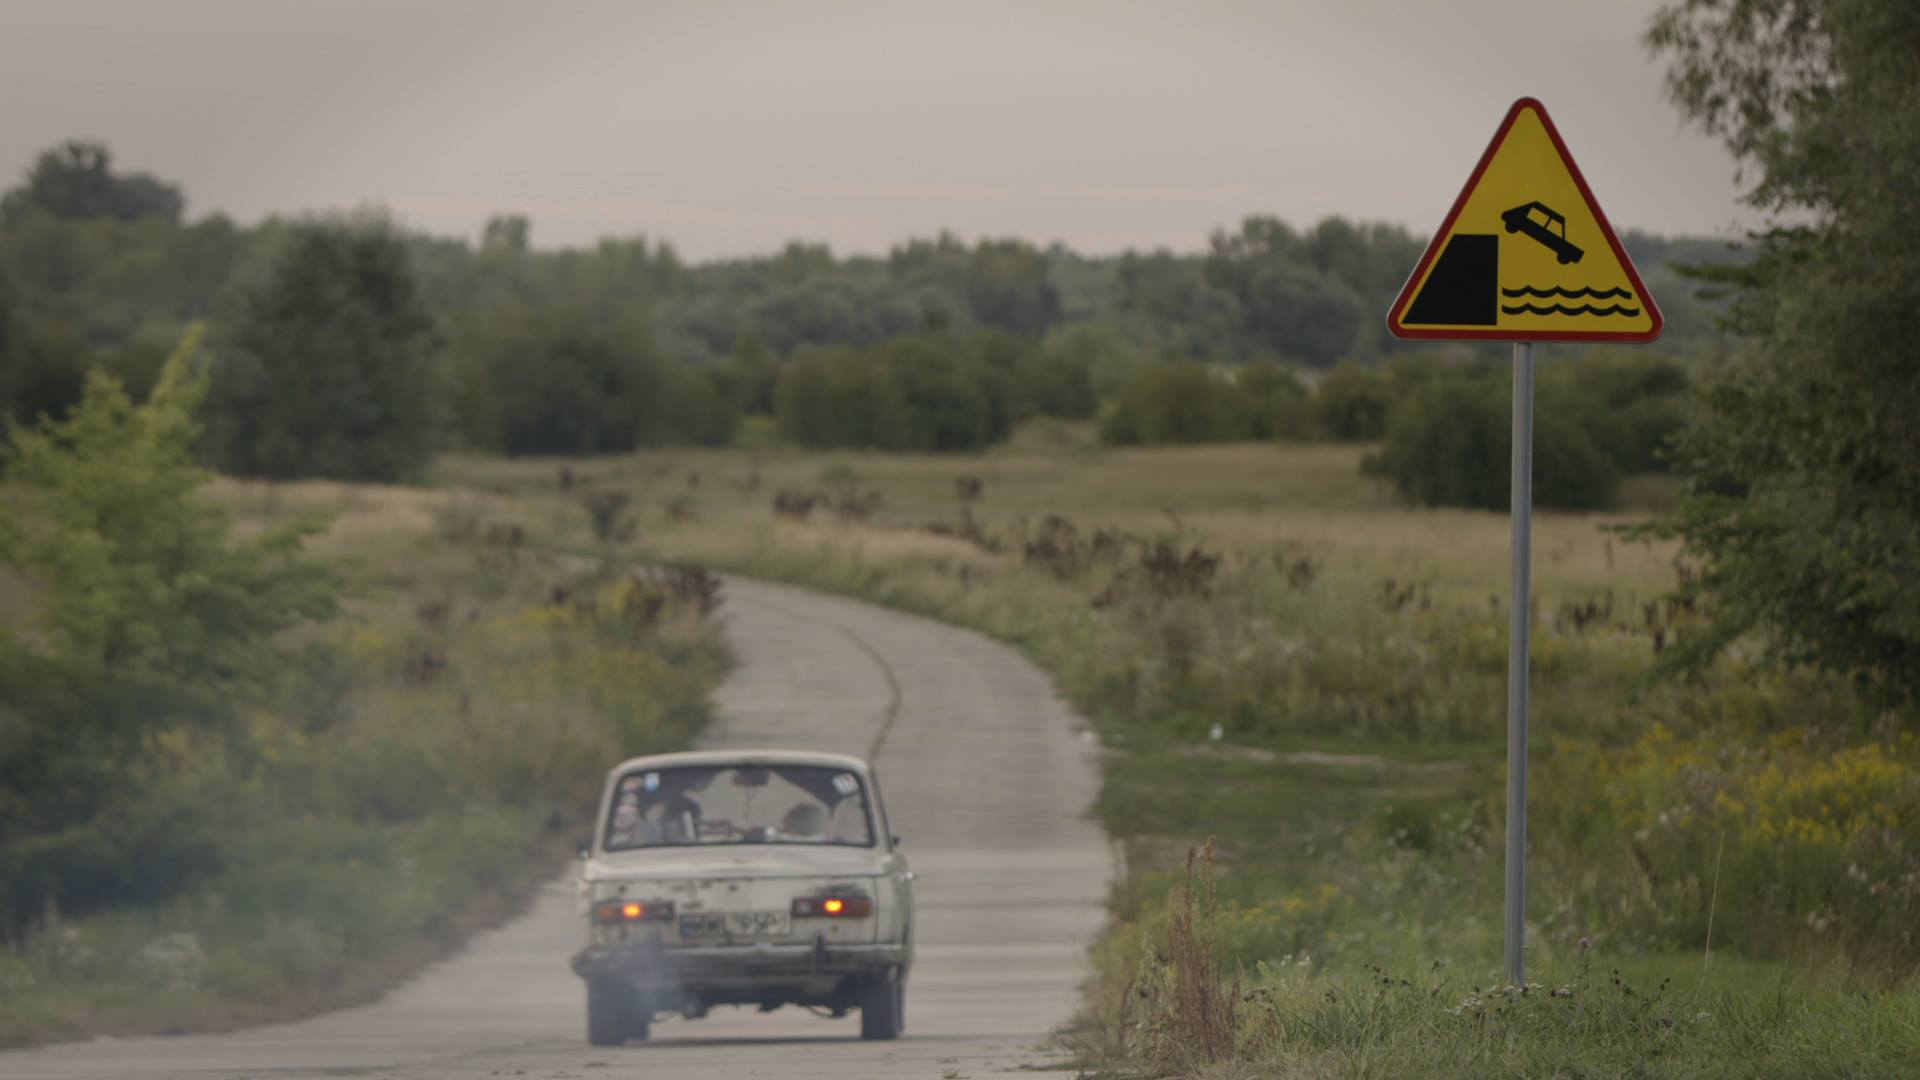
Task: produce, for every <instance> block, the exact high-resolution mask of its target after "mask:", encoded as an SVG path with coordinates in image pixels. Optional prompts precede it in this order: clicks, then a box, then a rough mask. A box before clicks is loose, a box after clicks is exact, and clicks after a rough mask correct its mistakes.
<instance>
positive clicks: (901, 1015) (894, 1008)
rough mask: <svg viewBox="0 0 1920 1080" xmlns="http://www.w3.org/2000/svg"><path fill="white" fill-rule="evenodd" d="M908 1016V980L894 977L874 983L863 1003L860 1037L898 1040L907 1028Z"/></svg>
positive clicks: (868, 984) (885, 976)
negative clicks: (902, 1031) (902, 1030)
mask: <svg viewBox="0 0 1920 1080" xmlns="http://www.w3.org/2000/svg"><path fill="white" fill-rule="evenodd" d="M906 1015H907V984H906V980H904V979H897V978H895V977H893V976H892V975H882V976H880V977H878V978H875V979H872V980H870V981H869V982H868V983H867V987H866V992H865V993H864V994H863V995H862V998H861V1002H860V1037H861V1038H863V1039H897V1038H899V1037H900V1030H901V1028H903V1027H905V1026H906Z"/></svg>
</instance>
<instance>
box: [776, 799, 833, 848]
mask: <svg viewBox="0 0 1920 1080" xmlns="http://www.w3.org/2000/svg"><path fill="white" fill-rule="evenodd" d="M780 831H781V832H783V833H785V834H787V835H788V836H800V837H805V838H807V839H809V840H811V839H814V838H816V837H819V836H821V835H822V834H824V833H825V832H826V831H827V815H826V813H825V812H824V811H822V810H821V809H820V807H819V805H818V804H816V803H797V804H795V805H794V807H793V809H791V810H788V811H787V815H786V816H785V817H783V818H781V819H780Z"/></svg>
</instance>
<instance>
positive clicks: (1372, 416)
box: [1313, 363, 1394, 442]
mask: <svg viewBox="0 0 1920 1080" xmlns="http://www.w3.org/2000/svg"><path fill="white" fill-rule="evenodd" d="M1393 398H1394V393H1393V386H1392V384H1391V383H1390V382H1389V381H1388V380H1387V377H1386V376H1385V375H1384V374H1382V373H1381V372H1380V371H1378V370H1375V369H1372V368H1364V367H1360V366H1359V365H1357V364H1350V363H1349V364H1341V365H1340V366H1339V367H1336V368H1334V369H1333V370H1332V371H1329V372H1327V373H1326V374H1325V375H1323V376H1321V378H1320V381H1319V383H1318V384H1316V385H1315V386H1314V388H1313V411H1314V418H1315V420H1316V421H1317V423H1318V425H1319V429H1320V431H1321V433H1323V434H1325V435H1327V436H1328V437H1330V438H1334V439H1340V440H1343V441H1355V442H1366V441H1371V440H1374V439H1378V438H1380V437H1381V436H1383V435H1385V434H1386V433H1387V418H1388V416H1389V415H1390V414H1391V413H1392V411H1393Z"/></svg>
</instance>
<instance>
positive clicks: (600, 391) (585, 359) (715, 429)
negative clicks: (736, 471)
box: [451, 307, 737, 456]
mask: <svg viewBox="0 0 1920 1080" xmlns="http://www.w3.org/2000/svg"><path fill="white" fill-rule="evenodd" d="M451 353H452V361H451V362H452V365H453V379H452V382H453V383H454V385H455V386H456V387H457V392H456V394H455V402H456V404H457V412H458V426H459V429H460V432H461V434H462V435H464V436H465V438H466V439H467V441H469V442H470V443H472V444H473V445H475V446H481V447H486V448H488V449H492V450H499V451H502V452H504V453H507V454H509V455H516V456H517V455H523V454H610V453H620V452H624V451H627V450H632V449H634V448H635V447H639V446H663V445H667V444H674V443H704V444H708V445H712V444H717V443H722V442H725V441H726V439H727V437H728V436H729V435H730V434H731V433H732V420H733V417H734V416H735V415H737V413H736V410H734V409H733V408H731V407H730V406H729V405H728V404H727V403H726V402H724V401H723V400H722V399H721V397H720V393H719V389H718V387H717V386H716V385H715V383H714V379H713V377H712V376H711V375H709V374H708V373H706V372H704V371H697V370H693V369H690V368H689V367H687V366H686V365H676V364H670V363H668V362H667V361H665V360H664V359H662V358H661V357H660V355H659V353H658V352H657V351H656V350H655V349H654V346H653V341H652V336H651V335H650V334H649V333H648V331H647V328H646V327H645V326H644V325H640V324H637V323H634V322H631V321H623V322H619V323H607V322H601V321H597V320H595V319H593V318H592V317H591V316H590V315H589V314H588V313H587V312H585V311H583V310H580V309H577V308H564V307H561V308H542V309H534V310H529V309H526V308H521V307H511V308H506V309H503V310H501V311H499V312H496V313H493V314H491V315H489V316H485V317H481V318H478V319H474V320H472V321H470V322H469V324H468V325H466V326H465V327H464V328H463V329H462V330H461V332H460V333H459V334H458V335H457V336H456V338H455V340H454V343H453V347H452V349H451Z"/></svg>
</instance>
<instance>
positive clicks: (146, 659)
mask: <svg viewBox="0 0 1920 1080" xmlns="http://www.w3.org/2000/svg"><path fill="white" fill-rule="evenodd" d="M195 348H196V342H195V341H194V340H193V339H192V338H190V339H189V340H188V341H187V342H185V343H183V344H182V346H181V347H180V349H179V350H177V351H176V352H175V354H174V355H173V357H172V358H171V359H169V360H168V361H167V365H166V367H165V368H164V369H163V371H162V374H161V377H160V380H159V382H158V384H157V385H156V386H155V388H154V391H153V393H152V395H151V397H150V398H149V400H148V402H147V403H146V404H144V405H138V406H136V405H134V404H133V403H132V402H131V401H130V400H129V399H128V397H127V395H126V393H125V392H124V391H123V390H122V389H121V388H120V386H119V384H118V383H116V382H115V381H114V380H113V379H111V378H110V377H108V376H105V375H102V374H98V373H96V374H94V375H93V376H91V377H90V378H89V381H88V383H87V388H86V392H85V396H84V397H83V398H82V399H81V401H80V403H79V405H78V406H77V407H76V408H75V410H74V412H73V415H72V416H71V417H70V418H68V419H65V420H45V421H42V422H41V423H40V424H39V425H37V426H36V427H34V428H32V429H21V430H19V431H16V432H15V433H14V446H13V447H12V449H11V451H10V453H9V454H8V463H9V466H10V468H9V473H10V477H11V480H12V481H13V483H14V485H15V486H16V492H17V494H16V498H15V499H13V500H10V501H9V502H7V503H0V566H4V567H5V568H7V569H8V570H11V571H13V572H15V573H17V574H19V575H20V576H21V577H22V578H24V579H25V580H26V581H27V582H28V583H30V585H31V586H32V587H33V590H34V593H35V605H34V610H33V613H32V622H31V623H30V625H29V626H28V627H27V628H26V632H25V633H23V634H22V635H21V636H19V637H18V638H15V637H13V636H11V635H8V634H6V633H4V632H0V691H4V692H3V693H0V701H3V702H4V703H5V704H4V705H0V930H5V931H17V930H18V929H19V928H20V927H21V925H22V924H23V922H24V921H25V920H26V919H28V918H29V917H30V916H32V915H33V914H35V913H37V912H38V911H39V910H41V909H42V907H43V906H44V905H57V906H58V907H59V908H61V909H65V910H69V911H71V910H77V909H78V910H84V909H86V908H90V907H94V906H98V905H101V904H104V903H108V902H112V901H114V900H117V899H120V898H122V897H124V896H128V895H133V896H139V897H141V898H142V899H144V900H148V901H153V900H158V899H161V898H163V897H165V896H166V895H168V894H170V893H172V892H174V891H176V890H178V889H180V888H183V887H184V886H185V885H186V884H187V883H188V882H190V881H191V880H192V879H193V878H194V877H195V875H196V874H198V873H200V872H203V871H204V870H206V869H208V868H210V867H211V865H212V863H213V862H214V856H213V854H212V849H211V846H210V843H211V842H210V841H209V840H208V839H207V837H208V836H210V835H211V834H212V828H211V827H208V816H209V814H210V812H211V808H212V807H215V806H217V805H220V804H221V802H222V801H223V800H222V799H220V798H217V797H207V798H188V797H185V796H182V795H181V793H180V791H179V789H178V788H176V787H172V786H169V783H168V782H167V781H168V774H169V770H170V767H172V766H173V764H174V758H175V757H176V756H179V757H183V758H185V757H192V756H195V755H192V754H189V753H188V752H187V751H186V749H185V743H184V742H183V741H182V740H184V739H187V738H189V737H190V736H191V735H192V734H193V733H195V732H200V733H204V734H207V735H210V736H214V735H217V736H228V735H233V734H234V733H235V730H236V728H237V726H238V724H239V716H240V713H241V710H243V709H244V708H245V707H246V706H248V705H250V704H255V703H258V702H260V701H261V700H263V699H264V698H265V697H267V696H268V695H269V694H270V693H271V692H272V691H273V689H274V688H275V687H277V686H284V685H286V684H287V680H288V679H289V678H290V677H292V676H294V675H296V674H297V673H298V671H299V670H300V668H301V667H302V665H303V662H304V661H305V660H306V658H307V655H308V653H309V651H310V650H307V649H303V648H301V647H298V646H295V645H291V644H289V643H288V642H286V641H284V640H283V638H282V632H283V631H286V630H290V629H292V628H295V627H298V626H302V625H304V624H309V623H312V622H315V621H318V620H323V619H326V618H329V617H331V616H332V615H333V614H334V613H335V612H336V611H337V610H338V594H339V584H338V582H337V580H336V578H335V576H334V574H333V572H332V571H330V570H327V569H325V568H323V567H321V566H319V565H318V564H314V563H310V562H308V561H306V560H305V559H303V558H301V556H300V546H301V542H302V540H303V538H304V537H305V536H306V535H307V534H308V533H310V532H311V531H312V529H311V527H310V526H307V525H295V526H292V527H286V528H279V529H274V530H270V531H268V532H266V533H264V534H262V535H259V536H257V537H254V538H253V539H250V540H246V541H236V540H233V539H232V538H230V536H229V534H228V528H227V522H226V520H225V518H224V517H223V516H222V514H221V513H220V511H219V510H218V509H216V508H213V507H210V506H207V505H206V504H204V503H202V502H201V501H200V500H199V498H198V489H199V487H200V485H201V483H202V481H203V480H204V479H205V476H204V474H203V473H202V472H201V471H200V470H199V469H197V468H196V467H195V466H194V464H193V458H192V449H193V444H194V441H195V439H196V437H197V436H198V434H199V429H198V427H197V425H195V424H194V423H193V420H192V413H193V409H194V406H195V405H196V404H197V403H198V402H199V400H200V395H201V393H202V392H203V388H204V383H201V382H196V381H194V380H191V379H189V378H188V376H187V374H186V369H187V366H188V363H189V362H190V360H191V359H192V357H193V355H194V350H195ZM235 741H236V742H237V741H238V740H237V739H236V740H235ZM196 806H197V807H201V808H204V809H205V810H206V811H207V812H206V813H200V812H197V811H194V807H196Z"/></svg>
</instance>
